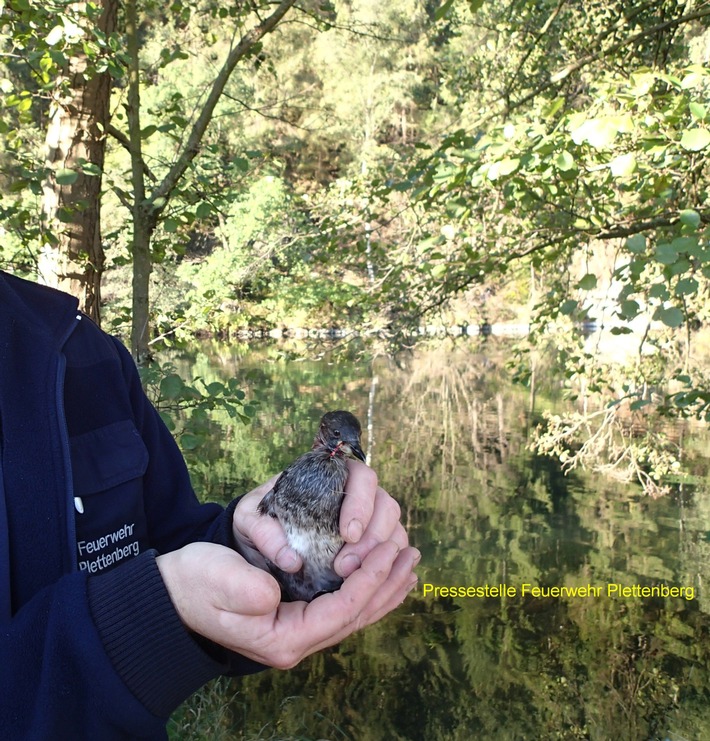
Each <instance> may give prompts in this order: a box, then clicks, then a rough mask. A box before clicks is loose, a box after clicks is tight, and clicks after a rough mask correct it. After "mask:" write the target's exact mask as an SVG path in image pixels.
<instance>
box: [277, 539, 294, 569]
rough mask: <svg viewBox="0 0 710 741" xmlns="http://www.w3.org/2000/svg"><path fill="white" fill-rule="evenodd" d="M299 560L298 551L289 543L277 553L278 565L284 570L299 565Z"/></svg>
mask: <svg viewBox="0 0 710 741" xmlns="http://www.w3.org/2000/svg"><path fill="white" fill-rule="evenodd" d="M298 561H299V556H298V553H296V551H294V550H293V548H290V547H289V546H287V545H285V546H284V547H283V548H282V549H281V550H280V551H279V552H278V553H277V554H276V565H277V566H278V567H279V568H280V569H283V570H284V571H289V570H290V569H293V568H295V567H296V566H297V565H298Z"/></svg>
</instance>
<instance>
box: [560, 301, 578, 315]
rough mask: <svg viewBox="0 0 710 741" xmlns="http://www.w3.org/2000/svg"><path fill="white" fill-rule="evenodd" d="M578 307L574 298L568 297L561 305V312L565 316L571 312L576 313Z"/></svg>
mask: <svg viewBox="0 0 710 741" xmlns="http://www.w3.org/2000/svg"><path fill="white" fill-rule="evenodd" d="M576 309H577V302H576V301H575V300H574V299H573V298H568V299H567V300H566V301H564V302H563V303H562V305H561V306H560V314H563V315H564V316H569V315H570V314H572V313H574V311H575V310H576Z"/></svg>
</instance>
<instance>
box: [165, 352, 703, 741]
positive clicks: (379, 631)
mask: <svg viewBox="0 0 710 741" xmlns="http://www.w3.org/2000/svg"><path fill="white" fill-rule="evenodd" d="M481 347H482V348H483V349H484V350H485V352H481V348H478V349H463V348H459V349H457V350H456V351H448V352H444V351H443V350H442V349H441V348H436V349H432V350H430V351H421V352H420V353H419V354H417V355H416V356H412V357H408V358H404V359H400V360H399V361H398V363H394V362H393V361H391V360H387V359H378V360H377V361H376V362H374V363H372V364H362V363H357V362H355V363H351V362H344V361H339V362H332V363H331V362H329V361H327V360H321V361H294V360H282V359H280V357H279V353H280V350H278V349H277V348H274V347H272V348H269V347H264V348H259V349H257V350H253V349H252V350H251V351H249V352H246V351H244V350H240V349H239V348H237V349H235V348H231V349H229V348H224V347H211V346H205V347H202V348H200V350H199V352H197V353H195V354H193V355H191V356H190V357H189V358H185V359H184V360H183V361H181V363H182V365H183V369H182V370H183V373H185V372H186V371H187V370H188V369H189V372H190V373H193V374H194V375H200V376H202V377H203V378H205V379H206V380H207V381H209V380H211V379H214V378H220V379H224V378H226V377H229V376H231V375H234V376H236V377H238V378H239V379H240V381H241V383H242V384H243V387H244V388H245V390H246V391H247V392H248V394H249V396H250V397H251V398H254V399H256V400H258V402H259V405H260V407H259V412H258V415H257V419H256V421H255V422H254V424H253V425H251V426H249V427H243V426H241V425H240V424H239V423H234V422H232V421H230V420H228V419H227V418H226V417H224V418H220V417H219V415H218V416H217V418H216V420H215V422H214V423H213V424H214V429H213V433H214V434H212V435H211V436H210V439H209V442H208V444H207V445H206V446H205V448H203V449H202V450H200V451H198V452H196V453H194V454H192V455H190V458H189V463H190V466H191V469H192V472H193V477H194V480H195V484H196V488H198V490H199V491H200V492H201V493H202V494H203V495H204V496H205V497H207V498H218V499H219V498H221V499H223V500H225V501H227V500H228V499H229V498H230V497H231V496H233V495H234V494H235V493H239V492H241V491H244V490H246V489H248V488H249V487H250V486H252V485H253V484H255V483H257V482H260V481H262V480H264V479H265V478H266V477H268V476H269V475H271V474H272V473H274V472H275V471H277V470H279V469H280V468H281V467H283V466H284V465H286V464H287V463H288V462H289V461H290V460H292V459H293V458H294V457H295V456H296V455H298V454H299V453H300V452H302V451H303V450H304V449H305V448H306V447H307V446H308V445H309V444H310V441H311V438H312V436H313V432H314V429H315V425H316V423H317V421H318V419H319V417H320V415H321V414H322V412H323V411H324V410H325V409H328V408H335V407H339V408H348V409H351V410H352V411H353V412H355V413H356V414H357V415H358V416H359V417H360V419H361V420H362V421H363V426H367V427H368V430H369V437H368V435H367V434H366V436H365V443H366V445H368V446H369V447H368V450H369V453H370V455H371V458H372V465H373V467H374V468H375V469H376V470H377V471H378V474H379V476H380V480H381V482H382V484H383V486H385V488H386V489H388V490H389V491H390V492H392V493H395V494H396V496H397V497H398V499H399V500H400V503H401V504H402V509H403V513H404V518H405V521H406V523H407V525H408V527H409V529H410V533H411V537H412V540H413V542H414V544H415V545H416V546H417V547H418V548H420V549H421V551H422V554H423V558H422V565H421V568H420V569H419V572H420V582H421V584H420V587H419V588H418V589H417V590H416V591H415V592H414V593H413V594H412V596H411V597H410V598H409V599H408V600H407V601H406V602H405V604H404V605H403V606H402V608H400V609H399V610H398V611H397V612H396V613H395V614H394V615H392V616H390V617H389V618H388V619H386V620H385V621H383V622H382V623H380V624H378V625H377V626H374V627H372V628H370V629H368V630H367V631H366V632H365V633H364V634H361V635H358V636H354V637H352V638H351V639H349V640H348V641H346V642H345V643H344V644H343V645H342V646H340V647H339V648H338V649H336V650H333V651H330V652H326V653H322V654H319V655H317V656H314V657H312V658H310V659H308V660H306V661H305V662H303V663H302V664H301V665H300V666H299V667H297V668H296V669H294V670H292V671H290V672H265V673H262V674H259V675H256V676H253V677H249V678H246V679H244V680H221V681H220V682H218V683H215V685H214V686H213V687H211V688H210V689H209V690H208V691H207V692H205V693H203V695H202V696H200V697H199V698H197V699H196V700H194V701H193V702H192V703H191V704H190V705H188V706H186V707H185V708H183V709H182V710H181V711H180V712H179V713H178V714H176V716H175V720H174V723H173V727H172V734H173V736H174V737H175V738H210V739H219V738H224V739H241V738H289V739H290V738H299V739H301V738H304V739H326V738H327V739H357V740H359V739H367V740H370V739H372V740H373V741H375V740H379V739H383V740H384V739H411V740H413V741H414V740H417V739H432V740H434V739H446V740H447V741H448V740H449V739H453V740H456V739H471V738H491V739H548V738H549V739H552V738H558V739H577V738H580V739H630V740H633V739H656V738H658V739H664V738H669V739H677V740H680V739H701V738H710V702H709V700H710V686H709V684H710V683H709V681H708V680H709V677H708V663H709V661H710V642H709V641H708V640H707V639H708V632H709V631H710V620H709V619H708V613H709V612H710V601H708V597H707V595H705V594H704V590H703V586H704V583H705V581H706V579H707V577H708V576H709V574H707V573H706V572H707V571H708V566H707V564H708V556H709V555H710V554H709V553H708V551H709V550H710V546H709V545H708V534H709V533H710V500H709V499H708V496H707V491H708V488H707V486H704V485H703V486H700V485H699V486H698V487H697V488H695V489H694V490H689V489H685V490H684V489H682V488H679V489H678V490H676V491H675V492H674V495H673V496H671V497H666V498H664V499H660V500H651V499H649V498H646V497H643V496H642V495H641V494H640V493H639V492H638V491H637V490H635V489H633V488H626V487H622V486H621V485H619V484H617V483H613V482H609V481H605V480H603V479H600V478H599V477H596V476H588V475H585V474H583V473H579V472H573V473H572V474H571V475H569V476H563V475H562V474H561V473H560V471H559V468H558V467H557V466H556V465H555V464H554V463H553V462H552V461H550V460H548V459H545V458H541V457H536V456H533V455H532V454H531V453H530V452H529V451H528V450H527V449H526V446H525V440H526V435H527V432H528V430H529V428H530V426H531V425H532V424H534V423H535V415H536V414H538V413H539V412H540V410H541V409H542V408H545V407H546V408H552V407H554V406H557V405H559V404H561V403H562V402H561V401H560V400H559V399H558V398H556V396H555V386H554V382H553V381H552V379H551V378H550V379H549V380H548V383H547V386H545V385H544V384H543V385H540V384H538V389H537V390H536V399H535V409H531V399H530V396H529V393H528V392H527V391H526V390H525V389H521V388H515V387H513V386H511V385H510V383H509V382H508V381H507V380H506V374H505V372H504V362H503V361H504V357H505V348H504V346H496V345H495V344H494V343H487V344H485V345H483V346H481ZM701 442H704V441H699V440H698V439H696V438H689V439H688V450H687V451H686V455H688V456H694V457H695V458H696V461H695V463H694V472H695V473H696V474H697V475H698V477H699V480H705V481H706V480H707V469H708V467H707V461H706V460H705V459H704V458H703V457H702V456H701V455H700V454H699V453H698V452H697V451H698V450H702V449H703V446H702V444H700V443H701ZM424 583H427V584H432V585H437V586H439V587H451V586H464V587H467V586H485V585H497V584H507V585H512V586H514V587H515V588H516V594H515V596H504V597H488V598H486V597H482V598H480V597H450V596H440V593H439V596H436V597H434V596H433V595H432V594H427V595H426V596H425V595H424V594H423V586H422V585H423V584H424ZM523 584H528V585H532V586H535V587H558V588H561V587H566V588H573V587H579V586H585V585H592V586H594V587H598V588H599V589H600V590H602V592H601V594H600V595H599V596H590V595H593V594H594V592H591V593H590V595H587V596H580V595H577V596H569V593H568V592H565V596H560V597H550V596H543V594H542V593H539V592H538V593H535V592H534V590H533V589H532V588H528V589H527V590H526V593H525V594H524V595H522V594H521V591H522V585H523ZM607 584H620V585H623V586H625V587H636V588H637V589H639V588H641V587H643V586H653V585H660V584H663V585H667V586H669V587H681V586H684V587H693V588H694V590H695V594H694V599H692V600H689V599H685V598H684V597H682V596H677V597H667V598H664V597H634V596H628V597H624V596H620V595H618V594H617V595H612V596H607V594H606V585H607Z"/></svg>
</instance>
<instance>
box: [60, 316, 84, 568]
mask: <svg viewBox="0 0 710 741" xmlns="http://www.w3.org/2000/svg"><path fill="white" fill-rule="evenodd" d="M80 321H81V314H77V315H76V317H75V318H74V321H73V322H72V323H71V326H70V327H69V329H68V330H67V332H66V334H65V335H64V337H63V338H62V342H61V344H60V348H63V347H64V345H65V344H66V343H67V341H68V339H69V338H70V337H71V335H72V333H73V332H74V330H75V329H76V328H77V326H78V325H79V322H80ZM66 369H67V359H66V356H65V355H64V353H63V352H61V351H60V353H59V363H58V365H57V386H56V394H57V417H58V425H59V438H60V444H61V447H62V457H63V458H64V471H65V474H66V504H65V506H66V518H67V539H68V540H67V550H68V552H69V568H70V571H71V572H74V571H77V569H78V565H77V556H76V520H75V515H74V513H75V510H76V511H81V510H83V505H81V499H79V498H78V497H77V499H79V501H78V502H76V500H75V498H74V477H73V473H72V465H71V449H70V447H69V432H68V430H67V420H66V415H65V412H64V379H65V377H66ZM80 505H81V510H80V509H79V506H80Z"/></svg>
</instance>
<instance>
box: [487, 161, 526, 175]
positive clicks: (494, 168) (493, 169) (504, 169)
mask: <svg viewBox="0 0 710 741" xmlns="http://www.w3.org/2000/svg"><path fill="white" fill-rule="evenodd" d="M519 166H520V160H519V159H515V158H510V157H507V158H506V159H504V160H499V161H498V162H494V163H493V164H492V165H491V166H490V168H489V169H488V179H489V180H498V179H499V178H502V177H505V176H506V175H512V174H513V173H514V172H515V171H516V170H517V169H518V167H519Z"/></svg>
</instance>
